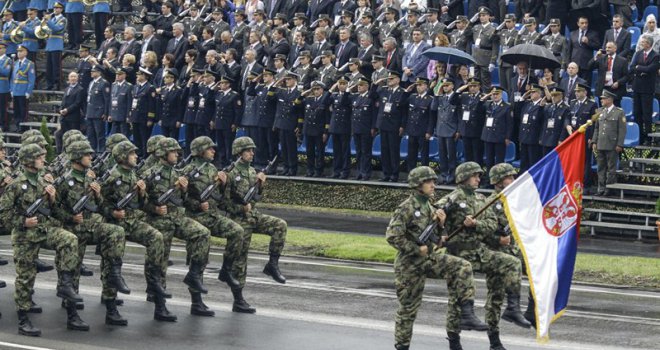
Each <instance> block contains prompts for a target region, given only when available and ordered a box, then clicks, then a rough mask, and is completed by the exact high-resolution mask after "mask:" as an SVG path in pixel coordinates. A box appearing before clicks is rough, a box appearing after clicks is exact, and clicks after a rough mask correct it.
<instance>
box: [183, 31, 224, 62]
mask: <svg viewBox="0 0 660 350" xmlns="http://www.w3.org/2000/svg"><path fill="white" fill-rule="evenodd" d="M201 39H202V40H199V38H197V36H195V35H192V36H191V37H189V43H192V46H193V47H194V48H195V50H197V53H198V55H197V63H196V64H197V66H200V64H201V63H202V62H204V58H205V57H206V53H207V52H209V50H215V49H216V48H217V45H216V42H215V38H214V37H213V29H211V28H210V27H204V29H202V38H201Z"/></svg>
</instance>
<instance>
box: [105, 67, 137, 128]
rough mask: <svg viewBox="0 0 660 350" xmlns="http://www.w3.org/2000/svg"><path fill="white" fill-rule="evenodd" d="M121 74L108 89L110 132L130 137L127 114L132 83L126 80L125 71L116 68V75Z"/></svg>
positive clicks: (129, 106) (131, 97) (131, 94)
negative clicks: (119, 80)
mask: <svg viewBox="0 0 660 350" xmlns="http://www.w3.org/2000/svg"><path fill="white" fill-rule="evenodd" d="M121 75H123V76H124V77H123V80H122V81H121V82H117V81H115V82H114V83H112V87H111V89H110V114H109V116H110V120H109V121H110V133H111V134H115V133H122V134H124V135H125V136H126V137H130V136H131V134H130V132H131V128H130V126H129V124H128V115H129V113H130V112H131V103H133V84H131V83H129V82H127V81H126V72H125V71H123V70H121V69H118V70H117V77H120V76H121ZM120 79H122V78H120Z"/></svg>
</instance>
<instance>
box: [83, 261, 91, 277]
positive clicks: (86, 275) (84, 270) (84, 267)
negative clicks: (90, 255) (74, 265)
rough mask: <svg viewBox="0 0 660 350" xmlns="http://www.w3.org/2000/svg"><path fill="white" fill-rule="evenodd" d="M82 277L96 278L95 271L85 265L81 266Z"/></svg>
mask: <svg viewBox="0 0 660 350" xmlns="http://www.w3.org/2000/svg"><path fill="white" fill-rule="evenodd" d="M80 276H85V277H90V276H94V271H92V270H90V269H88V268H87V266H86V265H85V264H80Z"/></svg>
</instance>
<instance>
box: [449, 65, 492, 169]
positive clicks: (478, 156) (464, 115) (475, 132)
mask: <svg viewBox="0 0 660 350" xmlns="http://www.w3.org/2000/svg"><path fill="white" fill-rule="evenodd" d="M465 90H468V91H467V92H465ZM480 90H481V83H480V82H479V80H477V79H474V78H472V79H470V80H469V81H468V83H467V85H463V86H461V87H460V88H458V90H456V93H460V94H461V95H460V104H461V112H460V115H459V117H460V118H459V120H458V135H459V137H460V138H461V139H462V140H463V147H464V149H465V160H466V161H473V162H477V163H480V162H482V159H483V152H484V145H483V142H482V141H481V131H482V129H483V127H484V121H485V118H484V116H485V115H486V109H485V106H484V102H483V101H481V98H480V96H479V91H480Z"/></svg>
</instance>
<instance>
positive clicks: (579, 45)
mask: <svg viewBox="0 0 660 350" xmlns="http://www.w3.org/2000/svg"><path fill="white" fill-rule="evenodd" d="M598 49H600V39H599V36H598V32H596V31H594V30H590V29H589V20H588V19H587V18H586V17H580V18H579V19H578V29H577V30H574V31H572V32H571V37H570V39H569V41H568V52H569V53H570V55H569V56H570V58H571V62H575V63H577V64H578V66H580V67H586V66H587V64H589V60H590V59H591V58H592V57H593V51H594V50H598ZM579 75H580V78H582V79H584V80H586V81H587V84H588V85H590V84H591V71H589V70H586V69H585V70H582V71H580V72H579Z"/></svg>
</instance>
